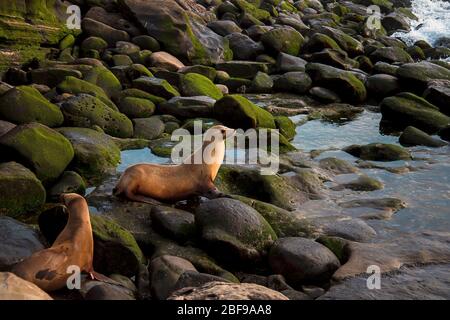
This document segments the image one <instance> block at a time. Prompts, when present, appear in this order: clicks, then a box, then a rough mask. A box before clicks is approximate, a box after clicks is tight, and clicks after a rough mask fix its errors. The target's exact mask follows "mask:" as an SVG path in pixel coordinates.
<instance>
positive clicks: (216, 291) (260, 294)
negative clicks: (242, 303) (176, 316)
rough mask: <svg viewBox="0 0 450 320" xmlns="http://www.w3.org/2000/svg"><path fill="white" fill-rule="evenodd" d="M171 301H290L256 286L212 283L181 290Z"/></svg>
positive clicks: (170, 298)
mask: <svg viewBox="0 0 450 320" xmlns="http://www.w3.org/2000/svg"><path fill="white" fill-rule="evenodd" d="M169 300H288V298H287V297H286V296H284V295H283V294H281V293H279V292H276V291H274V290H271V289H268V288H265V287H263V286H259V285H256V284H248V283H243V284H230V283H223V282H210V283H207V284H205V285H203V286H201V287H199V288H186V289H182V290H179V291H177V292H175V293H174V294H172V296H171V297H169Z"/></svg>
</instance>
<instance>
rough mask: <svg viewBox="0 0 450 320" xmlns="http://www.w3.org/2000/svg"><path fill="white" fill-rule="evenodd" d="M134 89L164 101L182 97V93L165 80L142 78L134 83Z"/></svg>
mask: <svg viewBox="0 0 450 320" xmlns="http://www.w3.org/2000/svg"><path fill="white" fill-rule="evenodd" d="M133 87H134V88H136V89H139V90H142V91H145V92H147V93H150V94H152V95H155V96H158V97H162V98H164V99H170V98H173V97H178V96H179V95H180V93H179V92H178V91H177V90H176V89H175V88H174V87H172V85H171V84H170V83H169V82H167V80H164V79H158V78H150V77H140V78H139V79H136V80H134V81H133Z"/></svg>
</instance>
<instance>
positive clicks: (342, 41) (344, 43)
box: [318, 26, 364, 57]
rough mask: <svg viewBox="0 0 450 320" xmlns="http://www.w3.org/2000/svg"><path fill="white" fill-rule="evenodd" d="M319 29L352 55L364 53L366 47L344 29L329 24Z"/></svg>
mask: <svg viewBox="0 0 450 320" xmlns="http://www.w3.org/2000/svg"><path fill="white" fill-rule="evenodd" d="M318 31H319V32H321V33H323V34H325V35H327V36H329V37H331V38H332V39H333V40H334V41H336V43H337V44H338V45H339V47H341V48H342V49H343V50H344V51H346V52H347V53H348V54H349V55H350V56H351V57H353V56H359V55H361V54H364V47H363V45H362V44H361V42H359V41H358V40H356V39H355V38H353V37H352V36H350V35H348V34H347V33H345V32H344V31H342V30H339V29H335V28H332V27H328V26H320V28H319V30H318Z"/></svg>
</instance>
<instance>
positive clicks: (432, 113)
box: [380, 92, 450, 134]
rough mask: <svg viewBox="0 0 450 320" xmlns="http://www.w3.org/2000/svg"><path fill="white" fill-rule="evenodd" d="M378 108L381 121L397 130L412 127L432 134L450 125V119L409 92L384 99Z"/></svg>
mask: <svg viewBox="0 0 450 320" xmlns="http://www.w3.org/2000/svg"><path fill="white" fill-rule="evenodd" d="M380 107H381V113H382V114H383V121H386V122H388V123H389V125H392V126H394V127H396V128H399V129H404V128H406V127H408V126H414V127H416V128H418V129H420V130H423V131H425V132H426V133H428V134H434V133H436V132H438V131H439V130H440V129H442V128H444V127H445V126H447V125H448V124H449V123H450V118H449V117H447V116H446V115H444V114H443V113H441V112H439V110H438V108H437V107H436V106H434V105H432V104H431V103H429V102H428V101H426V100H425V99H423V98H421V97H418V96H416V95H414V94H412V93H409V92H403V93H400V94H398V95H396V96H394V97H389V98H385V99H384V100H383V101H382V102H381V104H380Z"/></svg>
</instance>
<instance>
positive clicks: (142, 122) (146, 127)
mask: <svg viewBox="0 0 450 320" xmlns="http://www.w3.org/2000/svg"><path fill="white" fill-rule="evenodd" d="M133 124H134V137H135V138H140V139H147V140H154V139H157V138H158V137H160V136H161V135H162V134H163V133H164V130H165V126H164V122H162V121H161V119H160V118H159V117H157V116H155V117H150V118H140V119H133Z"/></svg>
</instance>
